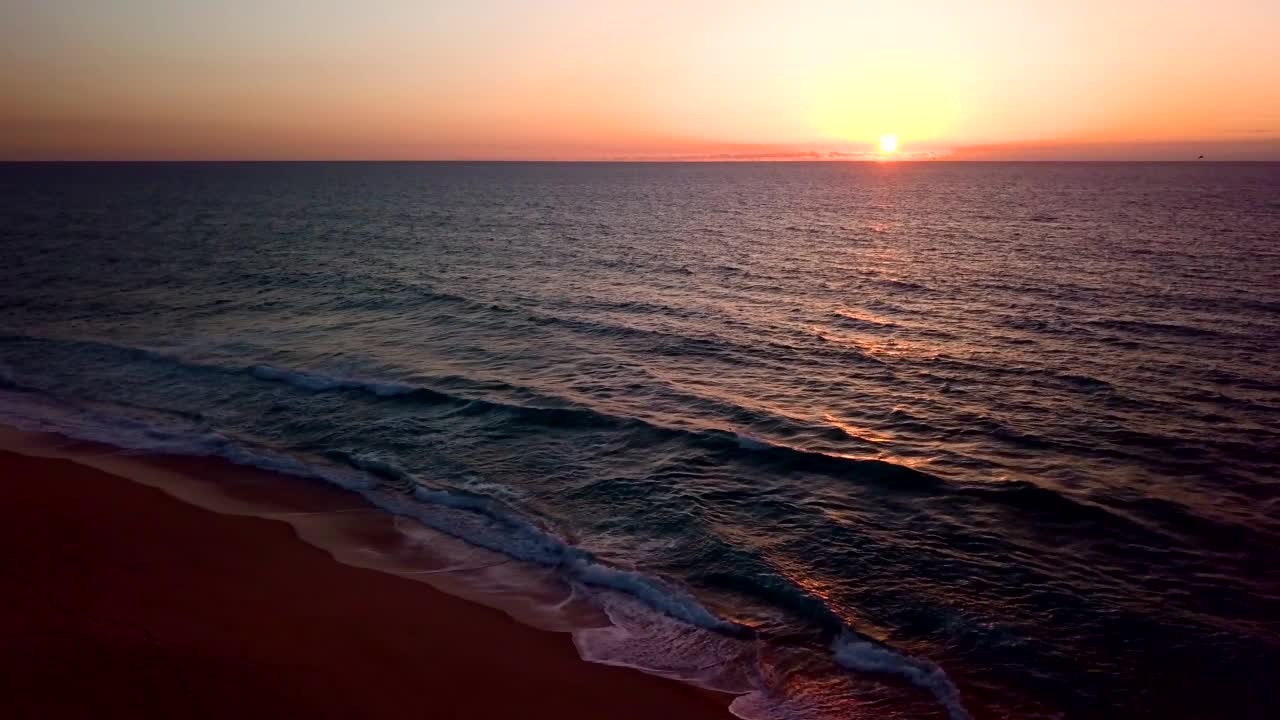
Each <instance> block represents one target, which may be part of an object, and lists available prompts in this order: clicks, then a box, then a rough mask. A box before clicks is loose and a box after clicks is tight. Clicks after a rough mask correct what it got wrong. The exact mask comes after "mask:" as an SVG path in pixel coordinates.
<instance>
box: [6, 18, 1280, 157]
mask: <svg viewBox="0 0 1280 720" xmlns="http://www.w3.org/2000/svg"><path fill="white" fill-rule="evenodd" d="M1277 36H1280V3H1274V2H1265V1H1263V0H1222V1H1221V2H1216V3H1204V2H1193V1H1191V0H1173V1H1172V2H1155V0H1111V1H1106V0H1082V1H1081V2H1066V1H1065V0H1046V2H1038V3H1034V4H1029V3H1017V2H1013V1H1012V0H978V1H975V2H965V3H947V2H941V0H924V1H922V2H917V3H911V4H910V5H909V6H905V5H904V6H895V5H890V4H886V3H883V2H863V1H861V0H850V1H848V2H837V1H836V0H799V1H798V2H793V3H786V4H783V3H775V2H728V0H706V1H704V2H696V3H677V2H674V1H671V0H653V1H652V2H646V3H638V2H618V3H591V2H586V0H546V1H544V2H527V1H522V0H476V1H475V2H468V3H462V2H433V3H420V2H410V1H409V0H381V1H378V2H372V3H366V4H362V5H360V6H359V7H357V6H355V5H353V4H351V3H348V2H341V1H340V0H314V1H312V2H301V1H300V0H257V1H256V2H249V1H248V0H228V1H227V2H223V3H218V4H214V3H199V2H194V1H192V0H176V1H173V2H157V1H155V0H110V1H108V2H88V1H87V0H47V1H45V2H35V1H34V0H11V1H10V2H6V3H5V4H4V5H3V6H0V47H3V51H0V52H3V56H4V62H3V63H0V96H2V97H3V98H4V100H5V102H3V103H0V160H161V159H174V160H253V159H260V160H695V161H696V160H724V159H727V160H794V159H807V158H812V159H955V160H1184V159H1185V160H1194V159H1197V158H1199V156H1200V155H1204V156H1205V159H1206V160H1280V50H1278V49H1277V45H1276V43H1275V42H1274V38H1275V37H1277ZM885 136H894V137H896V138H897V140H898V144H897V149H896V151H894V152H882V151H881V149H880V148H881V145H880V142H879V140H880V138H881V137H885Z"/></svg>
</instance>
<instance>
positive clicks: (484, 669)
mask: <svg viewBox="0 0 1280 720" xmlns="http://www.w3.org/2000/svg"><path fill="white" fill-rule="evenodd" d="M0 546H2V547H3V548H4V560H3V562H2V563H0V587H3V588H4V591H3V592H2V593H0V637H3V638H4V640H3V647H4V652H3V653H0V698H3V704H4V705H6V706H7V709H6V711H5V713H4V715H5V717H8V718H37V717H38V718H88V717H93V718H114V717H130V718H149V717H185V718H206V717H207V718H222V717H231V716H235V717H238V718H273V719H275V718H282V717H299V718H353V717H361V718H393V717H394V718H414V717H421V718H455V717H456V718H517V717H518V718H553V717H554V718H568V719H572V718H603V717H608V718H611V719H612V718H646V719H647V718H655V717H661V718H663V719H664V720H678V719H682V718H690V719H693V718H717V717H718V718H727V717H729V714H728V712H727V710H726V707H725V704H723V703H720V702H718V701H717V699H716V698H715V697H714V696H712V695H710V694H707V693H704V692H701V691H698V690H696V689H694V688H691V687H688V686H685V685H681V684H679V683H676V682H672V681H667V680H663V679H660V678H655V677H652V676H648V675H643V674H641V673H638V672H634V671H630V670H626V669H622V668H614V667H606V666H602V665H593V664H590V663H586V662H584V661H582V660H581V659H580V658H578V656H577V655H576V653H575V651H574V648H573V644H572V642H571V640H570V638H569V636H568V635H566V634H560V633H550V632H544V631H541V630H536V629H533V628H529V627H527V626H524V625H521V624H518V623H517V622H515V621H514V620H512V619H510V618H508V617H507V616H506V615H504V614H502V613H501V612H499V611H497V610H493V609H490V608H487V607H483V606H480V605H476V604H473V603H470V602H467V601H465V600H462V599H458V598H455V597H453V596H450V595H446V594H444V593H441V592H439V591H437V590H434V589H433V588H431V587H429V586H427V585H425V584H423V583H418V582H413V581H410V580H406V579H403V578H398V577H395V576H392V575H388V574H385V573H380V572H376V571H373V570H365V569H360V568H356V567H351V566H348V565H342V564H339V563H338V562H336V561H335V560H333V559H332V558H331V557H330V556H329V555H328V554H327V553H326V552H325V551H323V550H321V549H318V548H316V547H313V546H311V545H308V544H306V543H304V542H302V541H301V540H299V539H298V538H297V537H296V535H295V533H294V531H293V529H292V528H291V527H290V526H289V525H287V524H285V523H283V522H279V521H274V520H269V519H262V518H253V517H236V516H229V515H221V514H217V513H213V512H210V511H207V510H204V509H201V508H198V507H195V506H192V505H188V504H186V503H183V502H181V501H179V500H176V499H174V498H172V497H170V496H169V495H166V494H165V493H163V492H161V491H160V490H157V489H155V488H152V487H147V486H144V485H140V484H136V483H134V482H131V481H129V480H127V479H124V478H121V477H116V476H114V475H110V474H107V473H105V472H102V471H99V470H95V469H93V468H89V467H86V466H83V465H80V464H77V463H74V462H72V461H69V460H60V459H45V458H33V457H28V456H24V455H18V454H13V453H9V452H0Z"/></svg>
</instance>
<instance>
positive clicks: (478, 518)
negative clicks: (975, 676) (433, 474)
mask: <svg viewBox="0 0 1280 720" xmlns="http://www.w3.org/2000/svg"><path fill="white" fill-rule="evenodd" d="M255 374H256V373H255ZM264 374H265V375H266V376H267V377H268V378H270V379H273V380H274V379H275V378H288V379H287V380H283V381H286V382H298V383H299V386H300V387H305V388H307V389H309V390H313V391H317V392H321V391H324V390H323V389H339V388H341V389H365V387H366V385H367V384H366V383H356V382H355V381H351V382H349V383H334V382H329V381H328V380H324V379H322V378H320V377H319V376H312V375H306V374H300V373H292V372H289V373H285V372H282V371H278V372H267V373H264ZM322 388H323V389H322ZM414 392H416V390H415V391H414ZM14 395H20V396H21V397H17V398H15V397H12V396H14ZM396 396H398V395H396ZM0 400H4V401H3V402H0V422H4V423H6V424H10V425H12V426H15V427H18V428H20V429H23V430H27V431H32V432H48V433H57V434H60V435H63V436H67V437H71V438H75V439H79V440H86V441H91V442H98V443H103V444H107V445H111V446H113V447H117V448H120V449H122V450H126V451H137V452H143V453H149V454H168V455H186V456H199V457H216V458H221V459H223V460H226V461H229V462H232V463H234V464H238V465H245V466H250V467H256V468H260V469H263V470H268V471H272V472H278V473H282V474H286V475H291V476H294V477H300V478H304V479H313V480H320V481H323V482H327V483H331V484H334V485H336V486H338V487H341V488H344V489H347V490H351V491H354V492H356V493H358V494H360V495H361V496H362V497H364V498H365V500H367V501H368V502H369V503H370V504H371V505H373V506H374V507H377V508H379V509H381V510H383V511H386V512H389V513H391V514H393V515H396V516H399V517H405V518H408V519H411V520H413V521H414V522H417V523H419V524H421V525H423V526H425V527H429V528H432V529H434V530H437V531H439V532H442V533H444V534H446V535H450V536H452V537H455V538H458V539H459V540H462V541H464V542H466V543H468V544H470V545H473V546H476V547H480V548H484V549H487V550H490V551H493V552H497V553H500V554H501V555H504V556H506V557H509V558H512V559H514V560H517V561H522V562H526V563H532V564H535V565H538V566H542V567H548V568H553V569H555V570H557V571H559V572H560V573H561V574H562V576H563V577H565V578H566V579H567V580H569V581H571V582H574V583H578V584H581V585H582V586H584V587H589V588H597V589H600V590H602V591H604V592H616V593H620V594H621V595H623V596H625V597H627V598H630V599H631V602H638V603H640V604H641V605H642V606H643V607H645V608H648V609H649V610H650V611H652V612H656V613H658V614H659V615H660V616H662V617H666V618H671V619H673V620H675V621H678V622H679V623H683V624H684V626H687V628H686V630H683V631H681V632H695V633H702V632H707V633H712V636H707V637H713V636H714V637H721V638H725V640H723V641H709V644H708V647H707V648H705V650H706V652H705V654H703V655H701V656H699V657H700V659H697V660H696V661H695V659H690V658H686V659H685V661H686V664H687V665H688V666H689V667H705V668H711V667H716V666H719V665H722V664H724V663H725V662H726V660H725V658H724V657H720V656H718V655H717V654H716V652H718V651H713V650H712V649H711V648H721V649H723V647H724V643H725V642H728V639H730V638H737V640H736V641H735V642H739V643H758V642H766V643H767V642H771V640H770V639H769V638H768V637H766V636H765V635H763V634H761V633H760V632H758V631H757V630H756V629H754V628H751V627H749V626H747V625H743V624H741V623H737V622H733V621H731V620H726V619H724V618H722V617H720V616H719V615H717V614H716V613H715V612H713V611H712V610H710V609H709V608H708V607H707V606H705V605H704V604H702V603H701V602H700V601H699V600H697V599H696V598H695V597H694V596H693V595H692V594H690V593H689V592H688V591H686V590H684V589H683V588H682V587H680V586H679V585H678V584H676V583H674V582H672V581H671V580H669V579H666V578H663V577H659V576H656V575H651V574H647V573H644V572H640V571H637V570H629V569H623V568H619V567H614V566H611V565H608V564H606V563H602V562H600V561H599V560H597V559H596V558H595V557H594V556H593V555H592V554H591V553H590V552H589V551H587V550H585V549H583V548H581V547H578V546H576V545H574V544H572V543H570V542H568V541H566V540H564V539H563V538H561V537H560V536H559V535H558V534H557V533H555V532H554V531H552V530H550V529H548V528H544V527H541V526H540V525H538V524H537V523H535V522H533V521H531V520H530V519H528V518H526V517H524V516H523V515H521V514H520V513H519V512H517V511H515V510H513V509H512V508H510V507H509V506H507V505H505V504H504V503H502V502H501V501H499V500H496V499H494V498H491V497H487V496H483V495H476V494H471V493H467V492H460V491H456V490H445V489H439V488H433V487H430V486H429V485H428V484H427V483H426V482H425V481H424V479H423V478H420V477H417V476H415V475H413V474H412V473H409V472H407V471H406V470H404V469H403V468H401V467H399V466H398V465H396V464H395V463H393V462H389V461H386V460H384V459H382V458H378V457H372V456H367V455H362V454H359V453H347V452H338V451H332V452H329V453H325V456H326V457H327V458H328V459H329V460H331V461H334V463H335V464H332V465H328V464H324V465H322V464H317V462H316V461H315V460H312V459H304V458H300V457H297V456H295V455H293V454H291V453H289V452H286V451H283V450H279V449H275V448H267V447H260V446H256V445H252V444H249V443H247V442H244V441H241V440H239V439H235V438H230V437H227V436H225V435H222V434H220V433H217V432H214V431H211V430H208V429H206V428H201V427H195V426H190V427H181V428H176V429H175V428H174V427H171V426H170V425H168V424H165V423H158V422H154V421H151V420H147V419H140V418H134V417H123V416H120V415H114V414H106V413H103V412H100V411H98V410H95V409H90V408H69V407H67V406H66V405H64V404H60V403H57V402H53V401H50V400H49V399H47V398H45V397H44V396H43V395H40V394H35V393H31V392H28V391H23V390H19V391H18V392H17V393H13V392H8V393H7V394H6V395H4V396H0ZM166 420H168V421H169V422H172V423H177V424H181V423H183V422H185V421H184V420H182V419H181V418H166ZM722 440H724V441H725V442H733V443H734V444H735V445H737V444H741V445H742V447H743V448H745V449H746V451H748V452H753V453H772V452H779V451H782V449H781V448H778V447H776V446H772V445H769V444H768V443H764V442H761V441H757V440H753V439H751V438H748V437H745V436H730V435H726V436H725V437H723V438H722ZM379 479H383V480H392V481H394V482H393V484H392V485H391V486H389V485H387V484H386V483H383V482H379ZM396 486H399V487H396ZM405 490H407V492H406V491H405ZM796 591H797V592H800V593H804V591H803V590H800V589H796ZM602 602H603V600H602ZM814 602H816V603H818V605H820V606H821V607H823V608H825V605H824V604H822V602H821V601H820V600H817V599H814ZM606 605H607V606H606V607H604V609H605V610H606V613H607V614H608V616H609V617H610V618H614V619H616V618H615V615H616V614H617V611H616V602H613V603H612V604H608V603H606ZM823 614H826V615H829V616H832V617H833V615H831V613H830V611H829V610H828V611H824V613H823ZM634 615H635V614H634V612H633V613H632V617H631V620H630V621H629V622H631V623H632V624H633V625H634V624H635V623H636V622H638V621H637V620H636V619H635V617H634ZM644 624H645V625H646V626H652V627H660V626H664V621H661V620H658V619H650V620H647V621H644ZM666 627H668V628H669V623H668V624H667V625H666ZM840 627H841V630H840V633H841V634H840V637H842V638H845V639H844V640H841V641H840V642H839V643H836V644H833V645H832V648H831V652H832V656H833V658H834V659H835V661H836V662H838V663H839V664H840V665H842V666H844V667H846V668H847V669H849V670H852V671H855V672H865V673H882V674H893V675H899V676H902V677H905V678H907V679H908V680H910V681H912V682H913V683H914V684H916V685H918V686H919V687H921V688H923V689H925V690H928V691H930V692H932V693H934V695H935V696H937V697H938V699H939V701H940V702H942V703H943V704H944V705H946V707H947V708H948V711H949V712H950V713H951V715H952V717H953V718H954V719H955V720H967V718H968V715H967V714H965V713H964V711H963V706H962V705H959V704H958V703H959V700H958V693H956V692H955V690H954V686H953V685H951V683H950V681H949V680H947V678H946V675H945V673H943V672H942V671H941V670H940V669H938V668H937V667H936V666H935V665H933V664H932V663H930V662H928V661H926V660H921V659H917V658H912V657H910V656H907V655H904V654H901V653H899V652H897V651H895V650H893V649H892V648H890V647H888V646H885V645H882V644H879V643H876V642H875V641H873V640H870V639H866V638H861V637H860V636H857V635H856V633H854V632H853V631H852V630H850V629H848V628H847V627H844V626H843V625H841V626H840ZM599 631H600V629H599V628H588V629H584V630H582V631H579V632H576V633H575V643H576V644H578V646H579V648H580V650H582V651H583V654H584V657H585V658H586V659H589V660H593V661H596V662H607V663H610V664H620V665H630V666H633V667H636V668H638V669H641V670H645V671H650V672H654V673H656V674H662V675H666V676H672V677H679V678H681V679H685V680H688V681H690V682H695V684H704V685H705V684H706V682H704V681H705V678H703V679H699V677H701V676H698V677H695V674H680V673H674V674H673V673H672V672H671V671H669V669H667V668H666V665H667V664H669V663H670V662H671V658H670V657H665V658H662V659H659V658H658V657H657V655H665V654H667V653H666V652H665V651H662V652H658V653H657V654H656V655H655V654H653V653H649V654H646V655H645V656H646V657H649V658H650V659H649V660H648V661H646V662H647V664H646V662H639V661H637V660H635V658H636V657H637V654H636V650H635V649H634V648H633V649H630V650H625V651H623V650H617V652H620V653H623V654H622V655H618V656H615V655H610V654H609V653H607V652H605V650H604V649H603V648H605V647H608V645H609V644H608V643H604V644H603V645H602V640H601V636H600V634H599ZM635 633H636V630H635V629H634V627H633V628H632V630H631V631H629V632H628V633H625V635H626V636H627V637H628V639H629V641H630V642H638V643H643V642H645V640H644V638H642V637H635V636H634V635H635ZM854 638H857V640H856V641H855V640H854ZM615 640H616V638H615ZM704 641H705V639H704ZM704 641H699V642H704ZM664 642H665V641H664ZM653 643H654V641H653V640H652V639H650V640H649V644H650V645H653ZM850 648H857V649H858V650H857V652H853V651H852V650H851V649H850ZM660 650H661V649H660ZM690 652H692V651H690ZM747 655H750V657H755V656H756V653H755V652H751V653H746V654H744V655H743V657H747ZM625 658H630V660H627V659H625ZM868 658H874V659H875V661H874V662H872V661H871V660H868ZM724 672H727V671H717V673H719V674H723V673H724ZM751 674H752V673H745V674H744V673H742V672H739V673H736V674H733V675H734V677H738V676H740V675H741V676H746V675H751ZM708 677H709V676H708ZM726 682H727V681H726ZM735 682H737V681H735ZM707 686H709V687H710V686H714V687H715V688H716V689H720V690H724V691H726V692H733V693H739V694H740V693H745V692H755V691H756V690H753V689H752V688H749V687H742V686H740V684H730V685H725V684H722V683H720V682H716V683H713V684H712V685H707ZM766 694H767V693H766ZM955 708H959V711H958V712H957V710H956V709H955ZM743 717H746V718H751V719H753V720H754V718H756V717H757V716H755V715H752V714H748V715H743Z"/></svg>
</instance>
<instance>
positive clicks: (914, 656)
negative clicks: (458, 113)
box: [0, 163, 1280, 719]
mask: <svg viewBox="0 0 1280 720" xmlns="http://www.w3.org/2000/svg"><path fill="white" fill-rule="evenodd" d="M0 243H2V247H3V264H2V265H0V416H2V417H0V420H3V421H7V422H10V423H14V424H18V425H22V426H24V427H31V428H39V429H48V430H57V431H60V432H63V433H66V434H70V435H76V436H81V437H89V438H94V439H99V440H107V441H109V442H114V443H116V444H118V445H121V446H122V447H129V448H134V449H143V450H154V451H167V452H183V453H190V454H209V455H219V456H222V457H226V458H228V459H231V460H234V461H236V462H243V463H253V464H259V465H264V466H268V467H274V468H278V469H283V470H285V471H287V472H293V473H295V474H300V475H309V476H314V477H321V478H327V479H328V480H331V481H333V482H339V483H342V484H345V485H347V486H350V487H355V488H358V489H359V490H360V491H361V492H364V493H365V494H366V496H367V497H369V499H370V501H371V502H374V503H375V504H378V505H380V506H382V507H385V508H388V509H390V510H393V511H395V512H398V513H400V514H402V515H405V516H408V517H413V518H417V519H418V520H419V521H421V522H423V523H425V524H428V525H432V526H433V527H436V528H438V529H443V530H445V531H446V532H450V533H452V534H455V535H457V536H459V537H462V538H464V539H466V540H468V541H469V542H473V543H476V544H479V545H482V546H485V547H488V548H491V549H497V550H500V551H502V552H505V553H507V554H509V555H510V556H512V557H513V558H516V559H518V560H520V561H523V562H530V563H535V564H541V565H544V566H552V567H556V568H557V569H558V571H559V572H562V573H563V574H564V576H565V578H566V582H570V583H573V584H574V585H575V586H578V587H581V588H583V589H584V591H586V592H593V591H597V592H599V593H600V596H599V598H600V599H599V602H600V603H601V604H602V605H603V606H606V607H605V609H606V610H609V611H610V615H611V616H612V617H614V619H615V622H617V623H618V625H619V627H620V628H626V632H624V633H621V635H618V636H616V637H613V638H612V640H611V641H610V642H604V640H600V639H599V638H597V640H599V642H596V644H594V645H593V644H592V643H591V642H584V641H580V643H579V645H580V647H581V648H582V649H583V652H584V654H585V655H587V656H589V657H593V658H594V659H602V660H608V661H616V662H624V663H626V664H631V665H638V666H643V667H647V668H648V669H650V670H653V671H656V672H666V673H667V674H672V675H679V676H681V677H688V678H692V679H694V680H695V681H697V682H701V683H703V684H706V685H711V686H716V687H724V688H728V689H733V690H734V691H735V692H748V691H751V692H750V694H748V695H744V696H743V697H742V698H741V699H740V701H739V702H738V703H736V704H735V708H734V709H735V711H736V712H738V713H739V714H741V715H743V716H745V717H751V718H769V717H791V718H811V717H812V718H817V717H864V716H865V717H877V718H880V717H926V718H928V717H948V716H949V717H951V718H953V719H954V718H963V717H966V716H973V717H979V718H998V717H1018V718H1021V717H1072V718H1074V717H1089V718H1109V717H1115V718H1142V717H1203V718H1211V717H1228V716H1229V717H1236V718H1262V717H1275V716H1276V714H1277V713H1280V685H1277V683H1276V682H1275V680H1276V678H1277V671H1280V554H1278V552H1280V165H1276V164H1007V165H1006V164H950V163H945V164H905V163H904V164H896V163H888V164H741V165H736V164H730V165H722V164H705V165H694V164H691V165H662V164H653V165H648V164H635V165H625V164H622V165H613V164H598V165H575V164H220V165H186V164H162V165H5V166H0ZM620 598H623V599H620ZM646 633H647V634H646ZM605 639H608V638H605ZM593 642H595V641H593Z"/></svg>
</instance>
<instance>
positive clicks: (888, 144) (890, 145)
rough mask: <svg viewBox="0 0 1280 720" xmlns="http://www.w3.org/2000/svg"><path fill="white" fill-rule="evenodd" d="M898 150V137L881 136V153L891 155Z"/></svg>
mask: <svg viewBox="0 0 1280 720" xmlns="http://www.w3.org/2000/svg"><path fill="white" fill-rule="evenodd" d="M897 149H898V136H897V135H881V136H880V152H882V153H891V152H894V151H896V150H897Z"/></svg>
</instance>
